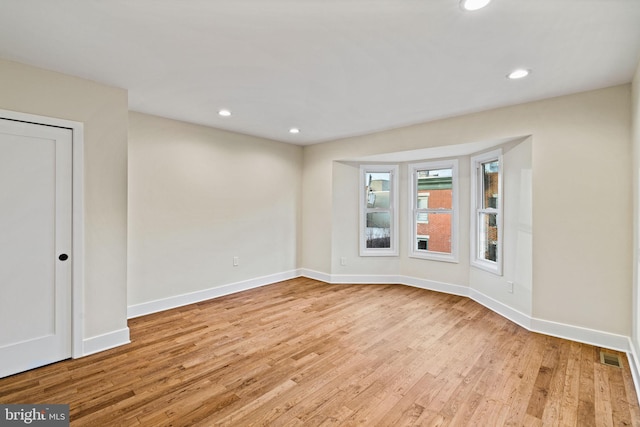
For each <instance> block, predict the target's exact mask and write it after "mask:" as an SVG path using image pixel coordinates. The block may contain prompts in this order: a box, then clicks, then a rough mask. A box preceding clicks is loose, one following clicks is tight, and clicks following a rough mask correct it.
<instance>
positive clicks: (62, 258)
mask: <svg viewBox="0 0 640 427" xmlns="http://www.w3.org/2000/svg"><path fill="white" fill-rule="evenodd" d="M58 259H59V260H60V261H66V260H68V259H69V255H67V254H60V256H59V257H58Z"/></svg>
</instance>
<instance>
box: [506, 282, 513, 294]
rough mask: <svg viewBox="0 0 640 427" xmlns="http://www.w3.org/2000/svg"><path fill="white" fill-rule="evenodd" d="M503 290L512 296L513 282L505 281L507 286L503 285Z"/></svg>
mask: <svg viewBox="0 0 640 427" xmlns="http://www.w3.org/2000/svg"><path fill="white" fill-rule="evenodd" d="M505 289H506V290H507V292H509V293H510V294H512V293H513V282H511V281H507V284H506V285H505Z"/></svg>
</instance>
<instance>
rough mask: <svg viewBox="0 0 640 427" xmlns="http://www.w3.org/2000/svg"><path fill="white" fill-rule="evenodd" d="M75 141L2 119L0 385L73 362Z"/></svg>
mask: <svg viewBox="0 0 640 427" xmlns="http://www.w3.org/2000/svg"><path fill="white" fill-rule="evenodd" d="M71 172H72V134H71V130H70V129H64V128H58V127H53V126H45V125H37V124H32V123H24V122H19V121H12V120H6V119H0V378H1V377H5V376H7V375H12V374H14V373H17V372H21V371H25V370H28V369H32V368H36V367H38V366H43V365H46V364H49V363H52V362H56V361H59V360H63V359H67V358H69V357H71V277H72V276H71V272H72V269H71V262H72V259H71V258H70V255H71V241H72V235H71V230H72V217H71V213H72V173H71Z"/></svg>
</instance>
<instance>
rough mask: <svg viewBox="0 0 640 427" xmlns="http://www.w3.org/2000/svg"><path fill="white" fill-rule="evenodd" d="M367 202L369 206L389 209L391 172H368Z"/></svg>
mask: <svg viewBox="0 0 640 427" xmlns="http://www.w3.org/2000/svg"><path fill="white" fill-rule="evenodd" d="M366 176H367V186H366V189H365V190H366V191H365V197H366V200H365V203H366V204H367V207H368V208H379V209H389V206H390V205H389V189H390V183H391V173H389V172H368V173H367V174H366Z"/></svg>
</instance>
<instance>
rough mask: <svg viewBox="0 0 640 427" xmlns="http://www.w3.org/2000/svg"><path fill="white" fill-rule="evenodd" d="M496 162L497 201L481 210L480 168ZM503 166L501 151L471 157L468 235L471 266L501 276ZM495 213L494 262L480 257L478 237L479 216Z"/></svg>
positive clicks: (479, 228)
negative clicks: (495, 246)
mask: <svg viewBox="0 0 640 427" xmlns="http://www.w3.org/2000/svg"><path fill="white" fill-rule="evenodd" d="M494 160H497V161H498V200H497V204H496V207H495V208H483V207H482V199H483V191H484V190H483V188H482V168H481V165H482V164H483V163H487V162H491V161H494ZM503 171H504V164H503V156H502V150H501V149H498V150H493V151H489V152H487V153H482V154H479V155H477V156H473V157H471V191H470V193H471V222H470V224H471V233H470V237H471V238H470V254H471V265H472V266H474V267H477V268H480V269H482V270H485V271H488V272H490V273H493V274H496V275H499V276H502V264H503V250H502V249H503V230H504V227H503V206H504V200H503V195H504V192H503V183H502V180H503V176H504V173H503ZM487 213H495V214H496V227H497V229H498V230H497V232H498V236H497V237H498V240H497V246H498V247H497V248H496V258H497V259H496V261H495V262H494V261H490V260H487V259H485V258H484V257H480V252H481V248H480V243H481V242H482V239H481V237H480V231H481V229H482V228H481V226H480V216H481V214H487Z"/></svg>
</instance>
